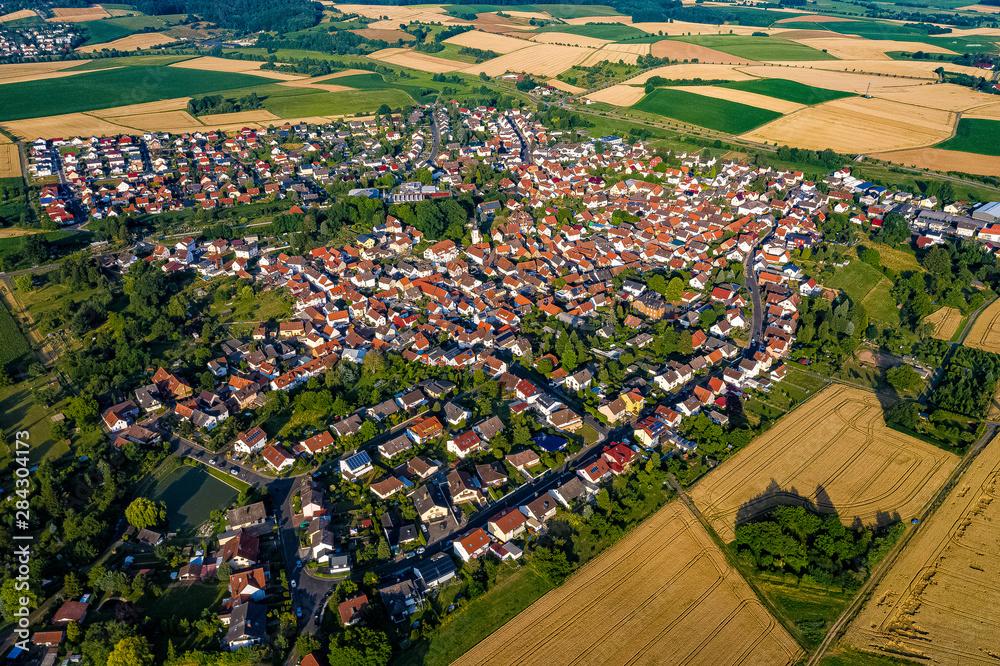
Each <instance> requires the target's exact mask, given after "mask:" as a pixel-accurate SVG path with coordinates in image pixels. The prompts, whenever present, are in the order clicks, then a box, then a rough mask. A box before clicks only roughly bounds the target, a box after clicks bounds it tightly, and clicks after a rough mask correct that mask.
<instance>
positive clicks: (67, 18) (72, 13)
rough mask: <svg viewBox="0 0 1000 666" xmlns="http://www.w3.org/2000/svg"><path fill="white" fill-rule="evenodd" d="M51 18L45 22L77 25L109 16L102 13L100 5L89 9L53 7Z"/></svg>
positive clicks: (102, 9) (104, 12)
mask: <svg viewBox="0 0 1000 666" xmlns="http://www.w3.org/2000/svg"><path fill="white" fill-rule="evenodd" d="M52 16H53V18H50V19H47V20H48V21H52V22H53V23H79V22H81V21H94V20H96V19H102V18H107V17H109V16H111V14H109V13H107V12H106V11H104V8H103V7H101V6H100V5H91V6H90V7H53V8H52Z"/></svg>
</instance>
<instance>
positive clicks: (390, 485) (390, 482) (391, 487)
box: [371, 476, 403, 499]
mask: <svg viewBox="0 0 1000 666" xmlns="http://www.w3.org/2000/svg"><path fill="white" fill-rule="evenodd" d="M402 489H403V482H402V481H400V480H399V479H397V478H396V477H394V476H388V477H386V478H384V479H382V480H381V481H376V482H375V483H373V484H372V485H371V491H372V493H373V494H374V495H375V496H376V497H378V498H379V499H387V498H389V497H390V496H392V495H395V494H396V493H398V492H399V491H400V490H402Z"/></svg>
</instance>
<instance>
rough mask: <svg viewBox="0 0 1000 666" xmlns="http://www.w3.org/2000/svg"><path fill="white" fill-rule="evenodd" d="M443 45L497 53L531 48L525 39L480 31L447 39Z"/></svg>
mask: <svg viewBox="0 0 1000 666" xmlns="http://www.w3.org/2000/svg"><path fill="white" fill-rule="evenodd" d="M444 43H445V44H457V45H458V46H469V47H472V48H474V49H483V50H484V51H496V52H497V53H510V52H511V51H517V50H518V49H523V48H525V47H528V46H531V42H530V41H528V40H526V39H518V38H516V37H508V36H507V35H495V34H493V33H489V32H482V31H480V30H470V31H469V32H463V33H462V34H460V35H455V36H454V37H449V38H448V39H446V40H444Z"/></svg>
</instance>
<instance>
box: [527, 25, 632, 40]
mask: <svg viewBox="0 0 1000 666" xmlns="http://www.w3.org/2000/svg"><path fill="white" fill-rule="evenodd" d="M537 32H539V33H545V32H558V33H566V34H568V35H580V36H581V37H594V38H596V39H604V40H607V41H609V42H620V41H625V40H628V39H632V38H637V37H638V38H641V37H647V36H648V33H646V32H643V31H642V30H638V29H636V28H633V27H632V26H630V25H623V24H621V23H590V24H584V25H550V26H546V27H544V28H539V29H538V30H537ZM565 43H569V42H565Z"/></svg>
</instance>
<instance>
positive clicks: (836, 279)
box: [824, 259, 882, 303]
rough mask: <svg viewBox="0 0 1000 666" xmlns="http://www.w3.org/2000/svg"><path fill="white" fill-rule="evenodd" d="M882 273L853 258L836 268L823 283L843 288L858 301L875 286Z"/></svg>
mask: <svg viewBox="0 0 1000 666" xmlns="http://www.w3.org/2000/svg"><path fill="white" fill-rule="evenodd" d="M881 279H882V274H881V273H880V272H879V271H877V270H876V269H874V268H872V267H871V266H869V265H868V264H866V263H864V262H862V261H859V260H857V259H854V260H852V261H851V263H849V264H847V265H846V266H844V267H843V268H838V269H836V272H835V273H834V274H833V277H832V278H830V279H829V280H827V281H826V282H825V283H824V286H827V287H829V288H831V289H843V290H844V291H845V292H846V293H847V296H848V297H849V298H850V299H851V300H852V301H854V302H856V303H860V302H861V301H863V300H864V299H865V296H867V295H868V293H869V292H870V291H871V290H872V289H874V288H875V285H876V284H878V281H879V280H881Z"/></svg>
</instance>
